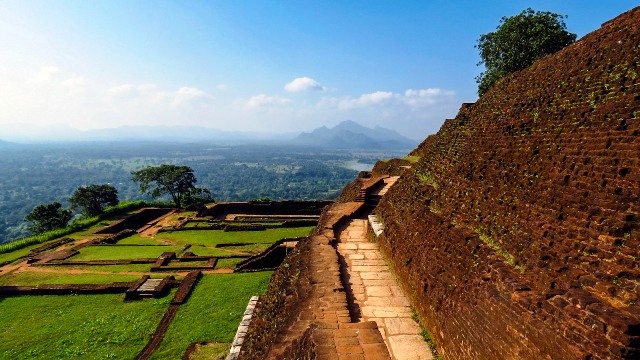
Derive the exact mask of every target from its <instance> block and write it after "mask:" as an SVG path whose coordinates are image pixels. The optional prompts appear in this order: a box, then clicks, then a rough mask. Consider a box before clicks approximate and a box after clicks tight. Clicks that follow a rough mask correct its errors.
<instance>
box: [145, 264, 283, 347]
mask: <svg viewBox="0 0 640 360" xmlns="http://www.w3.org/2000/svg"><path fill="white" fill-rule="evenodd" d="M271 274H272V273H271V272H257V273H244V274H215V275H205V276H203V278H202V279H200V281H199V282H198V284H197V286H196V288H195V289H194V291H193V294H191V297H190V298H189V300H188V301H187V302H186V303H185V304H184V305H182V306H181V307H180V310H179V311H178V314H177V315H176V317H175V319H174V320H173V322H172V323H171V326H170V327H169V330H168V331H167V334H166V335H165V337H164V341H163V342H162V344H160V347H159V348H158V350H156V352H155V353H154V354H153V356H152V359H180V358H181V357H182V354H183V353H184V351H185V350H186V349H187V347H188V346H189V344H191V343H192V342H196V341H211V342H218V343H231V341H233V336H234V335H235V332H236V329H237V328H238V325H239V323H240V320H241V319H242V314H243V313H244V310H245V308H246V306H247V303H248V302H249V298H250V297H251V296H252V295H260V294H262V293H264V291H265V290H266V288H267V285H268V284H269V279H270V278H271Z"/></svg>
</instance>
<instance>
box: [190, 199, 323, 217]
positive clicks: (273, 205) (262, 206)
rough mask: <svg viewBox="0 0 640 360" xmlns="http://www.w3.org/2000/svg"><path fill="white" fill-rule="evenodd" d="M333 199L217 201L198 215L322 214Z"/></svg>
mask: <svg viewBox="0 0 640 360" xmlns="http://www.w3.org/2000/svg"><path fill="white" fill-rule="evenodd" d="M331 203H332V201H322V200H320V201H270V202H264V203H260V202H256V203H251V202H229V203H217V204H214V205H213V206H211V207H210V208H208V209H207V210H206V211H204V212H202V213H201V214H199V215H198V216H218V215H221V214H256V215H320V213H321V212H322V209H323V208H324V207H325V206H327V205H330V204H331Z"/></svg>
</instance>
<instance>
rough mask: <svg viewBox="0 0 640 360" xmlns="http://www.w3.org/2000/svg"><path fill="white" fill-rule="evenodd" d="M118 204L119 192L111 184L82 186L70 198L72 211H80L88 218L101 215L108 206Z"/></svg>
mask: <svg viewBox="0 0 640 360" xmlns="http://www.w3.org/2000/svg"><path fill="white" fill-rule="evenodd" d="M118 202H119V201H118V190H117V189H116V188H115V187H113V186H111V185H109V184H104V185H89V186H81V187H79V188H77V189H76V191H75V192H74V193H73V195H71V197H70V198H69V204H70V205H71V209H72V210H75V209H80V211H81V212H82V214H83V215H85V216H88V217H89V216H97V215H100V214H102V213H103V212H104V208H105V207H106V206H114V205H117V204H118Z"/></svg>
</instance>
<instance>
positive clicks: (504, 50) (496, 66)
mask: <svg viewBox="0 0 640 360" xmlns="http://www.w3.org/2000/svg"><path fill="white" fill-rule="evenodd" d="M566 17H567V16H566V15H559V14H556V13H552V12H549V11H534V10H533V9H531V8H528V9H526V10H524V11H522V12H521V13H520V14H518V15H515V16H512V17H503V18H502V19H501V20H500V25H499V26H498V27H497V30H496V31H495V32H490V33H487V34H483V35H480V39H478V44H477V45H476V48H478V49H479V50H480V58H481V59H482V60H481V61H480V63H478V65H480V64H484V65H485V68H486V70H485V71H484V72H482V73H481V74H480V75H479V76H478V77H476V82H477V83H478V94H479V95H482V94H484V93H485V92H486V91H487V90H489V89H490V88H491V87H492V86H493V84H494V83H495V82H496V81H498V80H499V79H500V78H502V77H504V76H505V75H508V74H510V73H512V72H515V71H519V70H522V69H526V68H527V67H529V66H530V65H531V64H533V62H534V61H536V60H538V59H540V58H541V57H543V56H545V55H549V54H553V53H555V52H556V51H558V50H560V49H562V48H564V47H565V46H567V45H569V44H571V43H572V42H574V41H575V40H576V34H573V33H570V32H568V31H567V27H566V24H565V23H564V20H563V19H565V18H566Z"/></svg>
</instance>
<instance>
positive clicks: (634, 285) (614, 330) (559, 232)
mask: <svg viewBox="0 0 640 360" xmlns="http://www.w3.org/2000/svg"><path fill="white" fill-rule="evenodd" d="M638 24H640V8H636V9H634V10H632V11H630V12H628V13H625V14H623V15H621V16H620V17H618V18H616V19H614V20H612V21H610V22H608V23H606V24H604V25H603V27H602V28H601V29H599V30H598V31H595V32H594V33H591V34H589V35H587V36H586V37H585V38H583V39H581V40H580V41H578V42H577V43H575V44H573V45H571V46H570V47H568V48H566V49H564V50H562V51H560V52H559V53H557V54H555V55H553V56H549V57H546V58H544V59H541V60H540V61H538V62H536V64H534V65H533V66H532V67H530V68H529V69H527V70H524V71H522V72H519V73H516V74H513V75H511V76H508V77H507V78H505V79H503V80H502V81H500V82H499V84H497V85H496V86H495V87H494V88H493V89H492V90H490V91H489V92H488V93H487V94H486V95H485V96H483V97H482V98H481V99H480V100H479V101H478V102H477V103H475V104H465V106H463V108H462V109H461V111H460V113H459V114H458V116H457V117H456V118H455V119H451V120H447V121H446V122H445V124H444V125H443V127H442V128H441V129H440V131H439V132H438V134H436V135H434V136H431V137H429V138H427V139H426V140H425V141H424V142H423V143H422V144H421V145H420V146H419V147H418V149H416V150H415V151H414V152H413V153H412V155H418V156H420V160H419V162H418V163H416V164H413V167H412V169H411V171H410V172H407V173H405V174H404V175H403V177H402V178H401V179H400V181H399V182H398V184H396V186H394V187H393V188H392V189H391V190H390V192H389V193H388V194H387V196H386V197H385V198H383V200H382V202H381V204H380V206H379V207H378V208H377V210H376V211H377V212H378V214H379V215H380V217H381V219H382V221H383V223H384V224H385V233H384V235H383V236H382V237H381V244H382V247H383V250H384V251H385V252H386V253H387V254H388V255H389V256H390V257H391V259H392V262H393V263H394V267H395V268H396V271H398V273H399V274H400V275H401V278H402V280H403V282H404V285H405V286H406V287H407V288H408V289H409V290H410V291H411V292H413V296H414V304H417V306H418V312H419V314H420V316H421V318H422V320H423V322H424V323H425V324H426V326H427V327H428V328H429V330H431V331H432V334H433V335H434V337H435V338H436V339H437V340H438V342H439V343H440V345H441V347H442V351H443V352H444V353H445V354H446V355H448V357H449V358H451V359H468V358H492V357H497V358H513V359H540V358H545V357H546V358H554V359H583V358H584V359H587V358H589V356H592V357H593V358H637V357H639V356H640V352H639V351H638V348H640V337H639V336H640V309H639V307H638V305H637V302H638V297H639V295H640V269H639V268H638V261H637V258H638V257H639V256H640V254H639V249H640V248H639V246H640V202H639V200H640V27H639V26H638Z"/></svg>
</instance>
